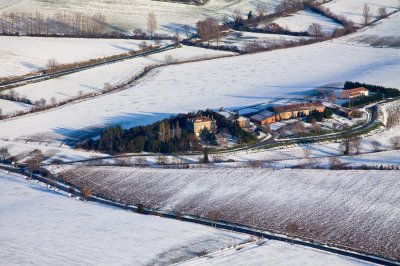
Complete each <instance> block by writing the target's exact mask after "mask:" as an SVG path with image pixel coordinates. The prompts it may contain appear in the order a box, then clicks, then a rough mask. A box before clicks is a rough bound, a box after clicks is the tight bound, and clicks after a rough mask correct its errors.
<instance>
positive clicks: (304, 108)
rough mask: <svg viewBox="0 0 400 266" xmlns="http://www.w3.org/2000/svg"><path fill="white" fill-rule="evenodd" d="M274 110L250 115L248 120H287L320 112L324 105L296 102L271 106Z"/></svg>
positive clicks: (258, 121)
mask: <svg viewBox="0 0 400 266" xmlns="http://www.w3.org/2000/svg"><path fill="white" fill-rule="evenodd" d="M273 110H274V112H271V111H267V110H266V111H263V112H261V113H258V114H255V115H253V116H251V117H250V121H252V122H254V123H257V124H259V125H268V124H272V123H275V122H278V121H280V120H287V119H291V118H296V117H302V116H308V115H310V113H311V112H313V111H314V112H319V113H322V112H323V111H324V110H325V106H323V105H322V103H320V102H315V103H298V104H291V105H279V106H274V107H273Z"/></svg>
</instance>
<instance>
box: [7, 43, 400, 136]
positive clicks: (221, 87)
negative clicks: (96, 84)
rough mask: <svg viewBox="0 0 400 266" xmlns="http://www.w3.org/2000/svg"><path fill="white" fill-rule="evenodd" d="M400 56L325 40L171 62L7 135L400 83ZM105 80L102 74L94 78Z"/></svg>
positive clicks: (15, 123)
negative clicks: (350, 85) (346, 85)
mask: <svg viewBox="0 0 400 266" xmlns="http://www.w3.org/2000/svg"><path fill="white" fill-rule="evenodd" d="M332 54H334V55H335V56H334V57H332ZM399 59H400V54H399V52H398V49H391V48H385V49H377V48H373V47H360V46H354V45H348V44H342V43H336V42H323V43H318V44H313V45H309V46H304V47H297V48H292V49H283V50H277V51H272V52H265V53H258V54H253V55H245V56H240V57H231V58H224V59H215V60H209V61H203V62H196V63H189V64H181V65H175V66H168V67H163V68H159V69H157V70H155V71H152V72H150V73H149V74H148V75H147V76H146V77H145V78H143V79H141V80H140V81H139V82H138V83H136V84H135V85H134V86H132V88H130V89H127V90H124V91H121V92H117V93H114V94H110V95H107V96H106V97H98V98H95V99H91V100H87V101H84V102H80V103H77V104H72V105H68V106H64V107H63V108H59V109H55V110H52V111H48V112H43V113H38V114H36V115H32V116H28V117H21V118H19V119H15V120H11V121H2V122H0V138H7V139H35V140H38V141H45V142H56V143H60V142H63V141H64V140H65V139H68V138H71V137H73V138H76V137H79V135H81V133H83V132H85V135H88V134H86V133H89V134H96V133H98V131H96V130H94V131H91V129H93V128H98V127H105V126H109V125H113V124H122V125H123V126H125V127H129V126H134V125H139V124H148V123H151V122H154V121H156V120H159V119H161V118H164V117H168V116H170V115H172V114H176V113H179V112H189V111H193V110H198V109H206V108H220V107H221V106H223V107H225V108H233V109H234V108H238V107H242V106H248V105H253V104H258V103H274V102H276V101H279V100H282V99H292V98H296V97H303V98H304V97H305V96H307V95H310V94H313V93H314V92H315V91H314V89H315V88H317V87H319V86H323V85H341V84H342V83H343V82H344V81H346V80H357V81H360V82H365V83H371V84H380V85H382V86H388V87H400V76H399V75H398V71H397V70H398V69H399V68H400V60H399ZM321 66H323V68H322V67H321ZM117 71H118V70H117ZM101 78H102V77H101V76H98V75H97V76H94V77H93V78H92V80H96V79H101ZM89 81H90V80H89ZM74 82H76V81H74ZM78 82H80V81H78ZM102 83H103V82H101V83H100V84H102ZM79 84H81V83H79ZM89 85H90V84H89ZM43 121H46V122H45V123H43ZM22 129H23V130H22Z"/></svg>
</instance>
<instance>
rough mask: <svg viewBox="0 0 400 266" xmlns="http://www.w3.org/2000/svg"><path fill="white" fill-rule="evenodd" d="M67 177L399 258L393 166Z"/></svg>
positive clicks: (110, 171) (122, 195)
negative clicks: (294, 226)
mask: <svg viewBox="0 0 400 266" xmlns="http://www.w3.org/2000/svg"><path fill="white" fill-rule="evenodd" d="M74 171H75V173H76V175H70V177H69V179H70V181H72V182H73V183H76V184H78V185H83V184H86V185H88V186H89V187H92V188H93V192H94V193H97V194H100V195H105V196H108V197H110V196H111V197H113V198H118V199H124V200H125V201H126V202H130V203H134V204H138V203H141V204H144V205H145V206H149V207H154V208H161V209H164V210H176V211H180V212H183V213H191V214H195V215H199V216H207V214H208V213H209V212H211V211H213V212H218V213H219V217H220V218H221V219H223V220H228V221H234V222H238V223H240V224H246V225H249V226H252V227H255V228H261V229H267V230H273V231H278V232H284V231H285V226H286V225H287V224H289V223H296V224H297V225H298V226H299V228H300V229H299V231H298V234H299V235H301V236H302V237H306V238H311V239H314V240H317V241H319V242H324V243H325V242H329V243H335V244H339V245H341V246H345V247H353V248H355V249H359V250H363V251H364V252H374V253H377V254H380V255H384V256H387V257H391V258H395V259H400V257H399V254H400V245H399V242H398V239H399V237H400V231H399V230H398V228H399V227H400V194H399V193H398V191H399V189H400V179H399V174H398V173H397V172H396V171H326V170H276V171H271V170H262V169H251V168H247V169H246V168H243V169H190V170H169V169H137V168H124V167H122V168H121V167H120V168H118V167H81V168H77V169H75V170H74Z"/></svg>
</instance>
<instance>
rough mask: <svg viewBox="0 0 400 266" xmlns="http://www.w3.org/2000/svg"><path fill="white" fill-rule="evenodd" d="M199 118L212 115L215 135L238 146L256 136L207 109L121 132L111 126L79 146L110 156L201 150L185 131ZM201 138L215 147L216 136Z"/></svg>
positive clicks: (209, 133)
mask: <svg viewBox="0 0 400 266" xmlns="http://www.w3.org/2000/svg"><path fill="white" fill-rule="evenodd" d="M199 115H204V116H213V117H214V119H216V122H217V129H218V133H229V134H230V135H232V136H233V137H235V138H236V140H237V142H238V143H249V142H252V141H254V140H255V137H254V136H253V135H252V134H251V133H249V132H247V131H244V130H243V129H242V128H240V126H239V124H238V123H236V122H234V123H232V122H230V121H228V120H227V119H226V118H225V117H223V116H220V115H218V114H217V113H214V112H212V111H210V110H207V111H204V112H203V111H199V112H197V113H189V114H179V115H177V116H174V117H171V118H169V119H164V120H162V121H159V122H156V123H153V124H151V125H148V126H138V127H133V128H130V129H123V128H122V127H121V126H114V127H110V128H107V129H105V130H104V131H103V132H102V134H101V136H100V139H99V140H96V141H95V140H92V139H88V140H86V141H84V142H83V143H81V144H79V145H78V147H80V148H84V149H93V150H99V151H104V152H107V153H110V154H116V153H129V152H143V151H146V152H154V153H157V152H161V153H173V152H179V151H191V150H201V149H202V146H201V145H200V143H199V139H198V138H197V137H196V136H195V134H194V133H193V132H191V131H189V130H187V129H186V125H187V120H188V118H194V117H196V116H199ZM201 139H202V140H203V141H205V142H208V143H209V144H211V145H216V144H217V143H216V137H215V133H213V132H208V131H206V130H205V131H203V132H202V134H201Z"/></svg>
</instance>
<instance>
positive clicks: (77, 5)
mask: <svg viewBox="0 0 400 266" xmlns="http://www.w3.org/2000/svg"><path fill="white" fill-rule="evenodd" d="M258 2H259V1H256V0H238V1H225V0H210V1H209V2H208V3H207V4H205V5H203V6H193V5H185V4H178V3H168V2H162V1H150V0H111V1H110V0H95V1H81V0H65V1H39V0H20V1H15V0H2V1H0V10H1V11H14V12H29V13H31V12H35V11H39V12H41V13H45V14H55V13H56V12H62V11H66V12H74V11H76V10H79V11H80V12H84V13H88V14H94V13H96V12H101V13H103V14H104V15H105V16H106V17H107V22H108V23H109V24H111V25H112V26H113V27H116V28H120V29H122V30H126V31H128V32H131V30H132V28H134V27H141V28H143V29H146V23H147V14H148V13H150V12H153V13H154V14H155V15H156V17H157V20H158V24H159V29H158V32H169V33H173V32H174V30H175V29H176V28H178V29H181V28H182V26H183V25H185V24H189V25H191V26H194V25H195V24H196V22H197V21H198V20H200V19H204V18H207V17H216V18H218V19H223V18H224V16H232V13H233V10H234V9H235V8H238V9H240V10H242V12H243V15H245V14H247V13H248V12H249V11H250V10H255V7H256V6H257V3H258ZM263 2H265V3H266V4H267V5H268V7H269V10H271V11H272V10H273V9H274V6H275V5H276V3H279V2H280V0H264V1H263Z"/></svg>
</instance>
